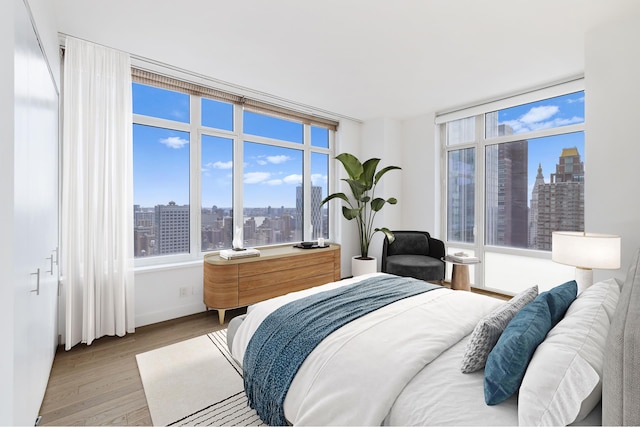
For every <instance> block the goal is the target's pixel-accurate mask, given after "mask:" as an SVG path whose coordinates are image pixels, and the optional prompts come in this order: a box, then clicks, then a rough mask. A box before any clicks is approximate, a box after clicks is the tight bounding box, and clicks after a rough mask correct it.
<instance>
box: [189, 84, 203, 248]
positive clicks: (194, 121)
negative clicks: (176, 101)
mask: <svg viewBox="0 0 640 427" xmlns="http://www.w3.org/2000/svg"><path fill="white" fill-rule="evenodd" d="M200 99H201V98H200V97H199V96H194V95H192V96H191V97H190V103H191V105H190V110H191V126H190V130H189V140H190V142H189V146H190V147H189V148H190V149H189V164H190V166H189V183H190V185H189V206H190V208H189V218H190V220H189V225H190V226H189V242H190V244H189V247H190V251H189V252H190V253H191V254H192V256H194V257H199V256H200V252H201V247H202V246H201V239H202V235H201V229H202V217H201V213H202V173H201V165H202V150H201V144H202V135H201V134H200V130H199V124H200V122H201V120H200V117H201V112H200V105H201V103H200Z"/></svg>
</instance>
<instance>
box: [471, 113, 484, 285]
mask: <svg viewBox="0 0 640 427" xmlns="http://www.w3.org/2000/svg"><path fill="white" fill-rule="evenodd" d="M485 134H486V132H485V119H484V114H479V115H478V116H476V141H477V143H476V226H475V228H476V232H475V245H476V246H475V254H476V256H477V257H478V258H479V259H480V261H481V262H480V264H477V265H476V266H475V268H474V274H475V277H474V281H475V286H477V287H484V264H485V263H484V247H485V246H484V242H485V221H486V218H485V190H486V182H485V177H486V171H485V166H486V165H485V143H486V140H485Z"/></svg>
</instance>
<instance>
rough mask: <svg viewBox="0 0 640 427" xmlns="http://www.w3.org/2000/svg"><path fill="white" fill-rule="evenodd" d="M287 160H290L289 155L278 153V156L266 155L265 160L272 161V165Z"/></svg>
mask: <svg viewBox="0 0 640 427" xmlns="http://www.w3.org/2000/svg"><path fill="white" fill-rule="evenodd" d="M287 160H291V157H289V156H285V155H280V156H267V161H268V162H269V163H273V164H274V165H279V164H280V163H284V162H286V161H287Z"/></svg>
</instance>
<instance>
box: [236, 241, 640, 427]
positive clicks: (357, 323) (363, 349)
mask: <svg viewBox="0 0 640 427" xmlns="http://www.w3.org/2000/svg"><path fill="white" fill-rule="evenodd" d="M639 264H640V251H638V252H636V255H635V257H634V261H633V262H632V264H631V266H630V267H629V271H628V274H627V278H626V280H625V282H624V283H618V282H617V281H615V280H614V279H610V280H607V281H603V282H599V283H597V284H594V285H593V286H592V287H591V288H589V291H588V292H587V291H584V292H583V293H581V294H580V295H577V296H576V295H575V293H576V292H577V290H573V289H574V288H573V286H574V285H575V282H574V283H573V284H571V282H568V283H565V284H562V285H560V286H557V287H556V288H554V290H552V292H543V293H540V294H538V292H537V289H534V288H530V289H528V290H526V291H525V292H523V293H521V294H519V295H518V296H516V297H514V298H513V299H512V300H511V301H509V302H506V303H505V302H502V301H499V300H496V299H493V298H490V297H486V296H483V295H479V294H475V293H469V292H463V291H452V290H450V289H446V288H442V287H433V289H431V287H429V290H425V291H416V293H415V294H412V295H410V296H401V297H399V298H398V299H397V300H394V301H391V302H384V303H380V305H381V306H380V307H379V308H377V309H376V310H373V311H370V312H365V313H364V314H362V315H361V316H360V317H357V318H355V319H350V320H349V322H347V323H346V324H344V325H343V326H341V327H339V328H338V327H335V325H334V326H332V328H333V327H335V329H330V330H329V331H326V332H323V333H326V337H323V338H322V339H320V340H319V342H318V343H317V345H316V344H314V347H313V348H312V349H310V350H309V352H308V354H307V355H306V356H305V357H304V358H303V361H301V362H300V363H299V364H298V365H297V367H295V368H294V373H293V374H291V379H290V381H288V382H286V384H285V385H283V386H280V385H278V386H277V387H281V388H278V389H277V390H278V391H277V392H275V391H274V390H276V389H274V388H272V387H275V386H273V384H272V383H273V382H274V381H269V380H265V379H261V378H262V377H261V376H260V375H262V374H261V372H262V371H264V369H263V368H264V366H267V365H269V366H270V365H278V369H280V368H281V365H286V363H284V362H287V363H289V359H290V358H291V356H292V354H294V355H297V354H298V352H299V350H297V347H291V346H290V345H289V341H287V344H286V345H283V346H281V348H280V353H273V354H272V353H268V352H267V353H265V354H268V355H264V354H263V355H262V356H260V354H262V352H263V350H264V347H265V346H266V344H265V343H268V342H269V340H268V339H264V340H263V341H260V339H259V338H260V337H262V336H271V335H274V336H276V334H285V335H286V334H287V333H288V332H283V330H288V328H289V327H288V326H287V327H286V328H285V327H283V326H282V325H283V324H286V322H287V321H284V320H283V322H285V323H282V324H278V323H274V324H273V325H272V329H273V330H272V331H270V332H265V330H266V328H267V327H268V325H269V322H271V321H272V319H273V318H274V317H276V316H275V315H273V316H272V315H271V313H273V312H277V313H280V312H281V311H283V310H288V309H289V307H290V306H294V305H296V304H299V303H301V302H302V301H307V300H310V299H313V298H320V297H321V295H328V294H332V295H333V294H336V295H338V294H340V293H342V292H344V289H348V288H353V289H361V288H363V287H367V288H368V287H370V286H377V285H372V284H374V283H378V282H382V281H386V282H389V284H390V285H391V286H392V287H393V288H397V287H399V286H398V283H397V282H394V281H393V280H395V278H394V276H391V275H387V274H385V273H376V274H373V275H365V276H361V277H358V278H353V279H346V280H342V281H339V282H333V283H329V284H327V285H323V286H320V287H317V288H312V289H307V290H305V291H301V292H296V293H292V294H288V295H284V296H282V297H278V298H274V299H272V300H268V301H264V302H261V303H258V304H255V305H253V306H251V307H249V308H248V310H247V314H246V315H244V316H241V317H237V318H234V319H233V320H232V321H231V322H230V324H229V330H228V338H229V348H230V350H231V353H232V355H233V357H234V358H235V359H236V360H237V361H238V363H240V364H244V366H243V369H245V386H246V387H247V391H248V394H249V395H250V400H252V399H253V400H254V403H253V404H254V405H256V406H258V407H259V408H265V407H266V408H268V410H272V409H273V410H274V411H275V412H278V411H280V412H279V413H280V414H281V416H282V417H283V418H277V417H276V418H269V419H270V420H271V421H270V422H271V423H275V424H286V423H288V424H293V425H518V424H521V425H560V424H575V425H601V424H602V425H639V424H640V348H639V346H640V339H639V338H640V337H639V336H638V335H640V284H639V283H640V269H639V268H638V266H639ZM403 280H411V279H406V278H403ZM411 286H417V287H419V286H420V285H419V284H412V285H411ZM572 292H573V293H574V295H573V296H571V293H572ZM323 298H324V297H323ZM331 298H333V296H332V297H331ZM293 301H297V302H296V303H295V304H290V303H292V302H293ZM350 304H351V303H350ZM368 305H371V304H370V303H369V302H367V303H366V304H363V306H364V307H366V306H368ZM307 310H308V309H303V310H302V311H304V312H307ZM352 311H357V310H352ZM532 313H533V314H532ZM296 315H298V314H296ZM308 317H314V316H308ZM315 317H318V316H315ZM321 317H331V318H332V319H333V318H335V319H338V318H340V315H338V314H336V315H335V316H333V314H332V313H331V314H330V315H329V316H325V315H323V316H321ZM265 319H269V320H268V321H265ZM290 319H297V317H292V318H290ZM540 319H542V320H540ZM273 322H275V321H273ZM332 322H333V320H332ZM549 322H551V323H549ZM263 323H264V325H263ZM292 323H295V324H298V323H302V322H298V321H297V320H295V321H294V322H292ZM539 324H544V326H541V327H539ZM274 325H275V326H274ZM532 325H533V326H532ZM298 326H299V327H300V328H302V326H300V325H298ZM496 328H497V329H498V330H499V332H496ZM538 329H540V330H538ZM503 330H504V331H506V332H503ZM531 330H534V332H535V333H534V335H536V334H537V336H536V337H534V338H532V337H531V336H530V334H531V332H530V331H531ZM257 331H258V332H257ZM487 331H489V332H488V333H487ZM523 331H524V332H523ZM536 331H537V332H536ZM316 333H317V332H316V330H315V329H314V332H313V333H302V334H301V335H304V336H305V337H309V336H315V335H316ZM292 334H294V335H295V334H300V333H299V332H296V333H292ZM254 335H255V336H254ZM496 335H497V336H496ZM277 336H279V335H277ZM514 337H515V338H514ZM522 340H524V341H522ZM536 340H538V341H536ZM272 341H278V339H276V338H273V340H272ZM256 343H258V344H256ZM523 343H524V344H523ZM294 348H296V350H292V349H294ZM522 348H526V350H522ZM264 351H266V350H264ZM269 351H271V350H269ZM527 352H528V354H527ZM522 353H525V354H522ZM256 361H258V362H256ZM260 363H262V364H260ZM265 363H266V365H265ZM511 365H515V366H511ZM479 366H480V367H479ZM283 369H284V368H283ZM462 370H466V371H468V372H465V373H463V372H462ZM513 371H515V377H516V379H515V381H514V379H513V377H514V372H513ZM256 372H257V373H256ZM277 372H280V371H276V374H275V376H274V377H273V378H277V379H278V380H279V379H280V377H286V376H287V375H289V372H288V371H287V374H286V375H282V374H281V373H277ZM258 374H260V375H258ZM518 376H519V378H517V377H518ZM247 378H249V379H247ZM265 378H268V377H265ZM254 380H255V381H254ZM261 381H262V382H261ZM247 382H248V384H247ZM275 382H278V381H275ZM512 383H514V384H512ZM503 389H504V390H503ZM255 390H259V391H260V392H259V393H256V391H255ZM280 390H284V394H283V395H282V398H281V399H280V401H279V403H278V398H275V400H276V402H275V403H274V402H271V401H268V402H266V403H261V402H259V401H258V400H259V399H262V397H260V393H262V395H267V397H269V395H274V396H276V395H278V394H279V393H280ZM256 394H257V395H258V398H255V397H254V396H256ZM487 401H491V404H490V405H488V404H487V403H486V402H487ZM274 407H277V408H276V409H274ZM261 410H262V409H261ZM258 412H259V413H260V410H259V411H258ZM262 415H263V414H261V416H262ZM268 416H271V415H267V417H268ZM274 420H278V421H274Z"/></svg>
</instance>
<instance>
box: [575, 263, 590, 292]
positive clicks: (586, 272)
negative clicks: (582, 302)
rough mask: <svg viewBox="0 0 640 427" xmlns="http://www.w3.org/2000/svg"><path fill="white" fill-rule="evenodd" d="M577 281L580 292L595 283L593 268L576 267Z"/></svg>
mask: <svg viewBox="0 0 640 427" xmlns="http://www.w3.org/2000/svg"><path fill="white" fill-rule="evenodd" d="M576 282H577V283H578V293H580V292H582V291H584V290H585V289H587V288H588V287H589V286H591V285H593V270H592V269H590V268H582V267H576Z"/></svg>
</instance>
